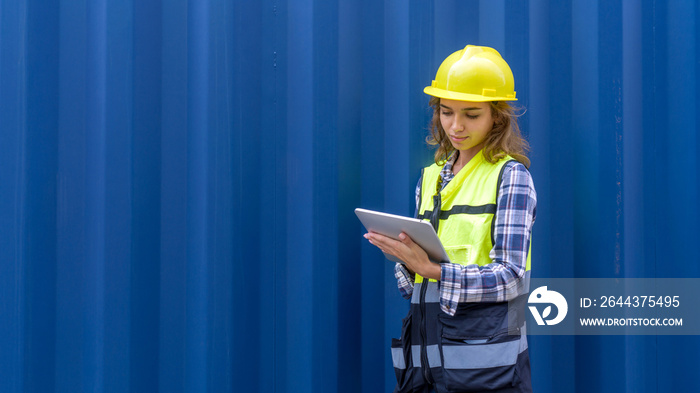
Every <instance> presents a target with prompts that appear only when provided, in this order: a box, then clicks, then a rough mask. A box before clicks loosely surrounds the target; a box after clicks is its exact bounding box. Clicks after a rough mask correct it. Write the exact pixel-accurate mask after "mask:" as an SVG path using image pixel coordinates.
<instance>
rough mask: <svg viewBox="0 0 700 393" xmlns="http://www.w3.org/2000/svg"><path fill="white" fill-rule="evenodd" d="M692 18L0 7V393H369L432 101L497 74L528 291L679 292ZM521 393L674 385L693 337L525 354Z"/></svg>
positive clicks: (586, 10) (631, 7)
mask: <svg viewBox="0 0 700 393" xmlns="http://www.w3.org/2000/svg"><path fill="white" fill-rule="evenodd" d="M699 20H700V6H698V4H697V2H694V1H692V0H688V1H680V0H677V1H668V2H664V1H656V0H639V1H633V0H629V1H626V0H625V1H623V0H605V1H602V0H600V1H593V0H571V1H555V2H548V1H542V0H530V1H504V0H482V1H463V0H435V1H424V0H408V1H407V0H387V1H385V2H379V1H374V0H352V1H351V0H342V1H341V0H316V1H313V0H295V1H292V0H289V1H287V2H285V1H277V0H263V1H258V0H249V1H243V0H241V1H233V2H232V1H225V0H206V1H204V0H203V1H189V2H188V1H186V0H167V1H165V0H163V1H135V0H134V1H132V0H0V124H1V126H0V127H1V132H0V315H1V317H0V391H2V392H11V393H15V392H42V393H45V392H127V391H129V392H169V393H177V392H205V391H206V392H234V391H235V392H242V391H246V392H311V391H313V392H358V391H364V392H378V391H390V389H391V388H392V386H393V372H392V370H391V361H390V358H389V350H388V347H389V338H390V337H392V336H397V335H398V333H399V329H400V319H401V317H402V316H403V315H404V313H405V311H406V307H407V305H406V303H405V302H404V301H403V300H402V299H401V298H400V296H399V294H398V292H397V291H396V289H395V281H394V278H393V276H392V266H391V265H390V264H387V263H385V262H384V261H382V259H381V258H380V255H379V254H378V253H377V252H376V250H374V249H372V248H371V247H369V246H368V245H367V244H366V243H364V242H363V241H362V238H361V236H360V235H361V233H362V229H361V227H360V225H359V222H358V221H357V220H356V218H355V217H354V214H353V211H352V210H353V209H354V208H355V207H358V206H363V207H366V208H374V209H381V210H385V211H389V212H394V213H401V214H411V213H412V211H413V208H414V206H413V204H414V201H413V187H414V186H415V182H416V180H417V177H418V173H419V168H420V167H422V166H424V165H426V164H427V163H429V162H430V157H431V153H430V152H429V151H428V150H427V149H426V147H425V144H424V137H425V135H426V125H427V122H428V119H429V111H428V110H427V97H426V96H425V95H424V94H423V93H422V88H423V87H424V86H425V85H427V84H429V83H430V81H431V79H432V78H433V76H434V72H435V71H436V69H437V67H438V65H439V64H440V62H441V60H442V59H443V58H445V57H446V56H447V55H448V54H449V53H451V52H452V51H454V50H457V49H459V48H461V47H462V46H464V45H465V44H466V43H475V44H481V45H489V46H493V47H495V48H497V49H498V50H499V51H500V52H501V53H502V54H503V55H504V57H505V58H506V59H507V61H508V62H509V64H510V65H511V66H512V69H513V71H514V74H515V77H516V90H517V91H518V97H519V98H520V101H519V104H521V105H522V106H524V107H525V108H527V112H526V114H525V115H524V116H523V117H522V118H521V120H522V127H523V129H524V133H525V134H526V136H527V137H528V139H529V140H530V142H531V145H532V154H531V158H532V162H533V165H532V168H531V169H532V174H533V176H534V179H535V182H536V187H537V191H538V195H539V203H538V209H537V210H538V215H537V223H536V225H535V229H534V245H533V272H534V274H535V275H537V276H540V277H654V276H658V277H699V276H700V263H699V262H700V261H699V260H698V257H697V251H696V247H695V246H696V245H697V243H698V240H697V239H698V236H699V235H700V229H698V226H697V222H698V219H700V217H699V214H698V213H699V211H698V210H699V208H698V200H699V198H698V196H699V195H698V193H699V190H698V186H699V185H700V173H699V171H698V160H697V153H698V149H699V147H700V142H699V141H698V138H697V134H698V114H699V113H700V110H698V109H700V102H699V101H698V99H697V96H698V92H699V91H700V80H699V79H698V77H697V75H698V67H699V64H700V63H699V61H700V41H699V40H698V27H699V24H698V21H699ZM530 347H531V354H532V369H533V383H534V386H535V389H536V391H537V392H564V391H569V392H574V391H576V392H594V391H595V392H677V391H689V390H692V389H695V388H694V387H695V386H696V385H697V383H696V382H695V380H694V376H695V374H697V370H698V366H697V364H698V361H697V360H698V353H700V339H698V337H619V336H615V337H542V336H539V337H531V341H530Z"/></svg>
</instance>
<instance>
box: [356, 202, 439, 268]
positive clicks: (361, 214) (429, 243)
mask: <svg viewBox="0 0 700 393" xmlns="http://www.w3.org/2000/svg"><path fill="white" fill-rule="evenodd" d="M355 214H357V218H359V219H360V221H362V225H364V226H365V228H367V230H368V231H372V232H377V233H381V234H382V235H384V236H388V237H390V238H392V239H396V240H398V239H399V235H400V234H401V232H406V234H407V235H408V236H409V237H410V238H411V239H413V241H414V242H416V244H418V245H419V246H421V247H422V248H423V250H425V252H426V253H427V254H428V258H430V260H431V261H433V262H436V263H440V262H449V261H450V258H449V257H448V256H447V253H446V252H445V248H444V247H442V243H441V242H440V239H439V238H438V236H437V234H436V233H435V229H433V226H432V225H430V223H429V222H427V221H423V220H419V219H417V218H410V217H403V216H397V215H394V214H388V213H382V212H377V211H373V210H367V209H360V208H357V209H355ZM384 255H385V256H386V258H387V259H388V260H390V261H394V262H401V260H399V259H398V258H396V257H395V256H393V255H390V254H387V253H384Z"/></svg>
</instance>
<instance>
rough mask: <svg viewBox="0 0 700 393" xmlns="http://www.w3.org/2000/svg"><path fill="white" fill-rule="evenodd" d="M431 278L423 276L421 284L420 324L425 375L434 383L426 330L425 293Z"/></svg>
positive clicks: (421, 351) (421, 356)
mask: <svg viewBox="0 0 700 393" xmlns="http://www.w3.org/2000/svg"><path fill="white" fill-rule="evenodd" d="M429 283H430V279H426V278H423V285H421V286H420V313H421V324H420V336H421V337H420V338H421V340H420V359H421V364H422V365H423V377H424V378H425V380H426V381H427V382H428V383H429V384H431V385H432V384H433V382H434V381H433V378H432V375H431V374H430V365H429V364H428V349H427V345H426V341H427V340H428V334H427V332H426V327H425V323H426V318H425V293H426V292H427V291H428V284H429Z"/></svg>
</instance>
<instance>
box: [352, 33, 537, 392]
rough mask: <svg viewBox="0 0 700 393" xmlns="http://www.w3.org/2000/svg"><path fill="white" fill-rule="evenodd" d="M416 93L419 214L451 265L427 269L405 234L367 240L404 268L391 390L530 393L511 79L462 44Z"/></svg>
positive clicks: (523, 163)
mask: <svg viewBox="0 0 700 393" xmlns="http://www.w3.org/2000/svg"><path fill="white" fill-rule="evenodd" d="M424 91H425V93H426V94H428V95H430V96H432V98H431V100H430V105H431V106H432V108H433V120H432V135H431V137H430V138H429V139H428V141H429V143H431V144H433V145H436V146H437V151H436V153H435V164H434V165H431V166H429V167H427V168H425V169H423V173H422V176H421V180H420V181H419V182H418V186H417V189H416V206H417V216H418V218H421V219H425V220H429V221H430V222H431V223H432V224H433V227H434V228H435V229H436V231H437V234H438V236H439V237H440V240H441V241H442V243H443V245H444V247H445V250H446V251H447V254H448V256H449V257H450V261H449V262H445V261H443V263H439V264H438V263H433V262H431V261H430V260H428V257H427V255H426V253H425V251H423V250H422V249H421V248H420V247H419V246H418V245H416V244H415V243H414V242H413V241H412V240H411V239H410V238H409V237H408V236H406V235H405V234H401V236H400V240H398V241H397V240H393V239H391V238H388V237H385V236H382V235H380V234H377V233H373V232H371V233H368V234H366V235H365V237H366V238H367V239H368V240H369V241H370V243H372V244H374V245H375V246H377V247H379V248H380V249H381V250H382V251H384V252H387V253H389V254H392V255H395V256H397V257H399V259H401V260H402V261H403V262H404V263H403V264H400V263H399V264H397V265H396V268H395V273H396V278H397V280H398V284H399V289H400V291H401V293H402V294H403V295H404V297H406V298H408V299H411V307H410V311H409V313H408V315H407V317H406V318H405V319H404V321H403V327H402V332H401V339H398V340H393V342H392V357H393V360H394V369H395V371H396V376H397V381H398V383H397V385H396V389H395V392H432V391H434V392H482V391H483V392H531V391H532V387H531V382H530V361H529V355H528V350H527V337H526V335H525V325H524V315H523V313H524V304H525V302H526V296H527V291H528V286H529V283H528V282H529V276H530V236H531V231H532V225H533V223H534V221H535V206H536V204H537V199H536V198H537V197H536V194H535V189H534V185H533V183H532V178H531V177H530V173H529V172H528V170H527V167H528V166H529V164H530V162H529V160H528V159H527V157H526V156H525V154H526V151H527V142H526V141H525V140H524V139H523V138H522V137H521V136H520V131H519V128H518V124H517V119H516V116H515V113H514V110H513V109H512V107H511V106H510V104H509V103H508V101H515V100H516V98H515V91H514V80H513V74H512V72H511V70H510V67H509V66H508V64H507V63H506V62H505V61H504V60H503V58H502V57H501V55H500V54H499V53H498V52H497V51H496V50H494V49H492V48H488V47H479V46H471V45H468V46H467V47H466V48H464V49H463V50H460V51H457V52H455V53H453V54H452V55H450V56H449V57H448V58H447V59H445V61H444V62H443V63H442V65H441V66H440V68H439V69H438V72H437V75H436V77H435V80H434V81H433V83H432V85H431V86H429V87H426V88H425V90H424Z"/></svg>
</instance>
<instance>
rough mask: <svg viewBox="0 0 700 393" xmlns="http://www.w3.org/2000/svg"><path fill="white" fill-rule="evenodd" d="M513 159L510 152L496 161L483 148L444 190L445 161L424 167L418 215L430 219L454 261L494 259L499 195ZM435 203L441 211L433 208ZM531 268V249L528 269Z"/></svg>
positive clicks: (476, 261) (459, 262)
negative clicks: (443, 172) (490, 254)
mask: <svg viewBox="0 0 700 393" xmlns="http://www.w3.org/2000/svg"><path fill="white" fill-rule="evenodd" d="M511 160H513V158H512V157H510V156H506V157H504V158H502V159H501V160H499V161H498V162H496V163H495V164H492V163H490V162H488V161H486V159H485V158H484V155H483V151H480V152H479V153H478V154H477V155H476V156H474V158H472V159H471V161H469V163H467V165H466V166H465V167H464V168H462V169H461V170H460V171H459V173H457V175H455V177H454V179H452V180H451V181H450V183H449V184H448V185H447V186H445V188H443V189H442V191H440V192H437V186H438V181H439V180H440V171H442V169H443V167H444V164H443V165H437V164H433V165H431V166H429V167H427V168H425V169H423V179H422V184H421V196H420V207H419V210H418V218H421V219H425V220H428V221H430V222H431V223H432V224H433V227H435V228H436V230H437V234H438V237H439V238H440V241H441V242H442V244H443V246H444V247H445V251H446V252H447V256H449V257H450V262H452V263H458V264H460V265H470V264H477V265H479V266H484V265H487V264H489V263H491V262H493V261H492V260H491V257H490V256H489V253H490V252H491V250H492V249H493V245H494V239H493V233H494V232H493V230H494V228H493V227H494V224H495V223H494V215H495V214H496V202H497V201H496V198H497V197H498V188H499V187H500V182H501V177H502V174H503V167H504V165H505V164H506V163H507V162H508V161H511ZM435 205H438V209H439V213H438V214H435V213H434V212H433V211H434V210H435ZM529 270H530V253H529V252H528V255H527V265H526V271H529ZM430 281H435V280H433V279H431V280H430ZM416 282H417V283H420V282H423V277H421V276H420V275H418V274H416Z"/></svg>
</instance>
